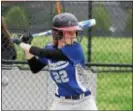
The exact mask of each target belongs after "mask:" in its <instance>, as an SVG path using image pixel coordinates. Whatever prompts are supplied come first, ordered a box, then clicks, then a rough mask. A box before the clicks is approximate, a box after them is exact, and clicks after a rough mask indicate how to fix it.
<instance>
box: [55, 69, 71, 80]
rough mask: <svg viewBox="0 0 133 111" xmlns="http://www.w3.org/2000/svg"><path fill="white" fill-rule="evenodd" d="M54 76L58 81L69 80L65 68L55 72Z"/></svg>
mask: <svg viewBox="0 0 133 111" xmlns="http://www.w3.org/2000/svg"><path fill="white" fill-rule="evenodd" d="M53 76H54V79H55V81H56V82H57V83H66V82H68V81H69V78H68V76H67V72H66V71H65V70H61V71H59V72H53Z"/></svg>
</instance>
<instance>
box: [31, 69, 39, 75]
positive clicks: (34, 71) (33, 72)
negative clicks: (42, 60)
mask: <svg viewBox="0 0 133 111" xmlns="http://www.w3.org/2000/svg"><path fill="white" fill-rule="evenodd" d="M31 72H32V74H37V73H38V72H39V71H36V70H31Z"/></svg>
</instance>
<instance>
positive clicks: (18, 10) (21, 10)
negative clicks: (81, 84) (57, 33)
mask: <svg viewBox="0 0 133 111" xmlns="http://www.w3.org/2000/svg"><path fill="white" fill-rule="evenodd" d="M89 4H90V2H81V1H80V2H76V1H73V2H70V1H69V2H68V1H62V2H61V5H62V8H61V10H62V12H70V13H73V14H75V16H76V17H77V18H78V20H79V21H83V20H87V19H88V15H89V14H90V13H92V18H95V19H96V22H97V25H96V26H95V27H93V29H92V32H91V33H90V34H91V36H90V37H88V29H86V30H84V33H83V37H82V41H81V45H82V47H83V49H84V53H85V56H86V59H88V58H89V60H90V61H89V63H88V65H87V68H86V69H88V66H89V67H90V66H91V68H92V69H91V70H93V73H91V74H90V73H89V70H87V71H88V76H89V78H88V82H89V85H90V89H91V90H92V92H93V95H94V96H95V98H96V103H97V106H98V109H99V110H132V71H133V69H132V2H92V5H91V6H92V10H91V11H90V9H89V6H90V5H89ZM55 8H56V2H55V1H53V2H44V1H38V2H37V1H32V2H28V1H23V2H18V1H14V2H9V1H2V8H1V9H2V16H4V19H5V22H6V24H7V25H8V28H9V31H10V32H11V34H12V36H11V38H14V37H18V34H22V33H25V30H29V31H31V32H32V33H39V32H43V31H47V30H49V29H50V28H51V23H52V22H51V21H52V18H53V16H54V15H55V14H56V10H55ZM18 15H19V16H18ZM51 40H52V37H50V36H48V37H47V36H45V37H43V36H41V37H35V38H34V39H33V41H32V44H33V45H35V46H39V47H44V46H45V44H47V43H49V42H51ZM4 41H5V40H3V42H2V46H4V44H6V42H4ZM5 46H6V45H5ZM8 47H9V46H6V47H4V48H3V50H6V49H9V50H11V49H10V48H8ZM14 47H15V49H16V53H17V58H16V60H18V61H21V62H23V61H25V60H26V58H25V56H24V52H23V50H22V49H21V48H20V47H18V46H16V45H14ZM9 50H8V51H5V53H3V51H2V53H3V57H4V56H5V55H11V56H12V54H9V53H8V54H7V53H6V52H9ZM13 50H14V49H13ZM88 52H90V53H89V55H88ZM2 59H3V58H2ZM6 64H7V63H6ZM14 64H16V65H15V67H17V68H14ZM25 64H26V63H25ZM25 64H20V63H19V64H17V63H15V62H14V63H13V62H12V64H11V65H5V63H4V64H2V110H46V109H48V108H49V107H50V106H51V104H52V102H53V99H54V90H55V85H54V83H53V81H51V78H50V76H49V72H48V71H46V70H45V71H41V72H39V73H38V74H36V75H33V74H32V73H31V72H30V71H29V67H28V66H27V65H25ZM18 67H19V69H18Z"/></svg>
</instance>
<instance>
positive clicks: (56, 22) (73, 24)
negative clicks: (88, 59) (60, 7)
mask: <svg viewBox="0 0 133 111" xmlns="http://www.w3.org/2000/svg"><path fill="white" fill-rule="evenodd" d="M52 29H53V32H54V33H53V36H54V38H55V39H61V38H62V36H63V33H62V31H74V30H75V31H79V30H82V29H81V28H80V27H79V26H78V20H77V18H76V17H75V16H74V15H73V14H71V13H61V14H58V15H56V16H55V17H54V18H53V27H52Z"/></svg>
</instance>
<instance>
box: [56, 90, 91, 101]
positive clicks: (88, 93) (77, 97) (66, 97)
mask: <svg viewBox="0 0 133 111" xmlns="http://www.w3.org/2000/svg"><path fill="white" fill-rule="evenodd" d="M90 94H91V92H90V91H87V92H85V93H82V94H78V95H74V96H59V95H57V94H56V93H55V96H56V97H58V98H61V97H64V98H65V99H73V100H78V99H81V98H83V97H86V96H89V95H90Z"/></svg>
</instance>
